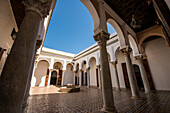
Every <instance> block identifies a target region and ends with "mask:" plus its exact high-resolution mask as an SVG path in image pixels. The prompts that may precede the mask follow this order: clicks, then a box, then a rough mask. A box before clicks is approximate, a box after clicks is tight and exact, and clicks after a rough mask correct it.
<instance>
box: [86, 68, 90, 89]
mask: <svg viewBox="0 0 170 113" xmlns="http://www.w3.org/2000/svg"><path fill="white" fill-rule="evenodd" d="M87 87H90V68H87Z"/></svg>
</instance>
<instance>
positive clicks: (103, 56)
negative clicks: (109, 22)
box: [94, 30, 116, 112]
mask: <svg viewBox="0 0 170 113" xmlns="http://www.w3.org/2000/svg"><path fill="white" fill-rule="evenodd" d="M94 39H95V41H98V45H99V49H100V62H101V63H100V64H101V77H102V94H103V104H104V105H103V109H102V110H103V111H104V112H116V109H115V106H114V99H113V90H112V82H111V74H110V68H109V61H108V56H107V49H106V42H107V40H108V39H109V34H108V33H106V32H105V31H102V30H101V31H100V32H98V34H96V35H94Z"/></svg>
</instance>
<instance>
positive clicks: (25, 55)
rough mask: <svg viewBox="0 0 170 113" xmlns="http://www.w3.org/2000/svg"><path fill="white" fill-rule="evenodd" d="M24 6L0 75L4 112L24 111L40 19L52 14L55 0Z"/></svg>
mask: <svg viewBox="0 0 170 113" xmlns="http://www.w3.org/2000/svg"><path fill="white" fill-rule="evenodd" d="M24 5H25V7H26V14H25V17H24V20H23V22H22V24H21V26H20V28H19V31H18V33H17V36H16V39H15V41H14V44H13V46H12V48H11V52H10V54H9V55H8V58H7V60H6V63H5V65H4V68H3V71H2V74H1V78H0V83H1V84H0V113H21V112H22V103H23V100H24V94H25V92H26V85H27V84H28V79H29V75H30V70H31V64H32V62H33V57H34V54H35V47H36V40H37V34H38V29H39V25H40V21H41V19H42V18H44V17H45V16H47V14H48V13H49V10H50V5H51V0H26V1H24Z"/></svg>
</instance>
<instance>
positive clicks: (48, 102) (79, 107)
mask: <svg viewBox="0 0 170 113" xmlns="http://www.w3.org/2000/svg"><path fill="white" fill-rule="evenodd" d="M140 95H141V99H138V100H133V99H131V98H130V96H131V94H130V91H129V90H128V91H120V92H116V91H114V99H115V107H116V109H117V112H118V113H170V92H168V91H154V92H153V93H152V94H147V95H145V94H144V93H143V92H140ZM102 105H103V103H102V94H101V90H99V89H94V88H89V89H88V88H85V87H84V88H81V92H77V93H56V94H41V95H32V96H30V97H29V98H28V107H27V111H25V113H91V112H95V111H99V110H100V109H101V108H102ZM95 113H97V112H95Z"/></svg>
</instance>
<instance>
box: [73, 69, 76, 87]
mask: <svg viewBox="0 0 170 113" xmlns="http://www.w3.org/2000/svg"><path fill="white" fill-rule="evenodd" d="M75 77H76V71H74V72H73V85H76V84H75V82H76V80H75V79H76V78H75Z"/></svg>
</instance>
